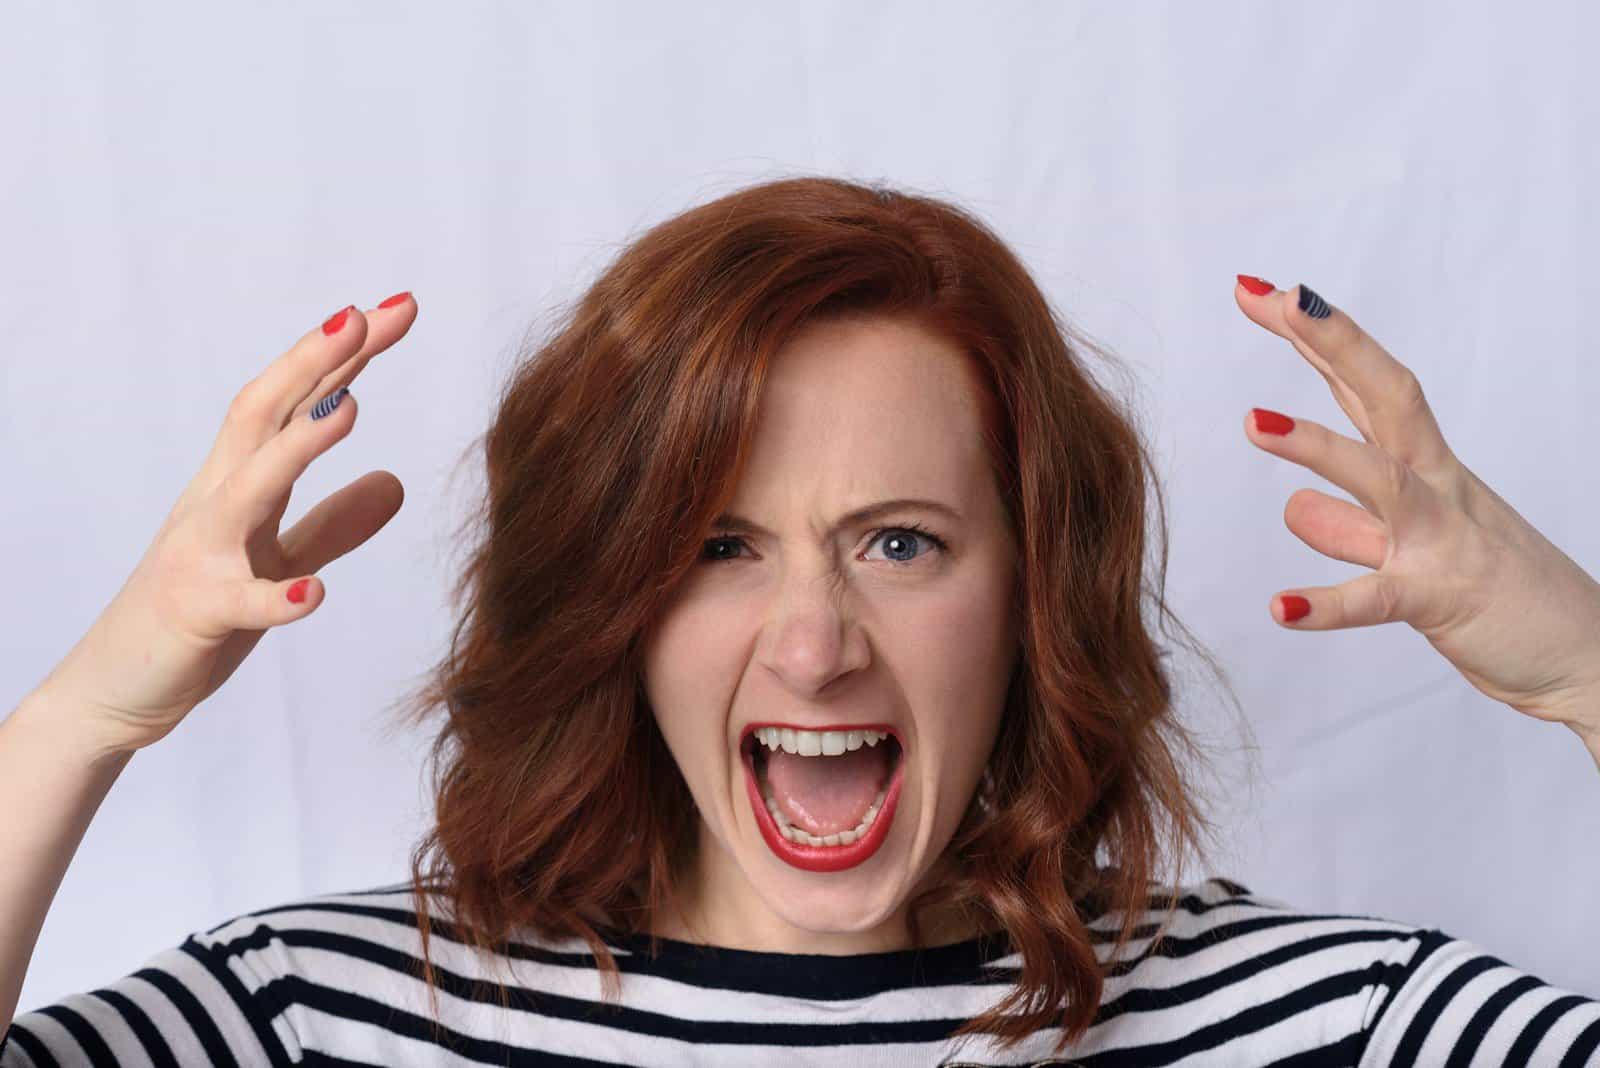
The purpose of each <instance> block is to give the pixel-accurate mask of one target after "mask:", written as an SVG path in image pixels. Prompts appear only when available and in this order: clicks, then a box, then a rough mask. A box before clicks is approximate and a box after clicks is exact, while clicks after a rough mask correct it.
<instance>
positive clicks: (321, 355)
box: [196, 305, 367, 492]
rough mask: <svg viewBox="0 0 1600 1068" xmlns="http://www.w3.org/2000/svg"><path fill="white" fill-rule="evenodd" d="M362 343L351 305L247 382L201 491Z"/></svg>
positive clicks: (359, 319) (362, 319)
mask: <svg viewBox="0 0 1600 1068" xmlns="http://www.w3.org/2000/svg"><path fill="white" fill-rule="evenodd" d="M366 339H367V319H366V316H364V315H363V314H362V313H361V312H360V311H358V310H357V309H356V308H355V307H354V306H353V305H350V306H346V307H344V308H341V309H340V310H338V311H336V312H334V313H333V314H332V315H330V316H328V318H326V319H324V320H323V321H322V324H321V325H319V326H315V327H312V328H311V329H310V330H308V331H307V332H306V333H304V334H302V335H301V336H300V340H298V341H296V342H295V343H294V344H293V345H291V346H290V347H289V349H288V351H286V352H284V353H283V355H281V356H279V357H278V358H277V359H275V360H274V361H272V363H270V364H269V365H268V366H267V367H266V369H265V370H263V371H262V372H261V373H260V374H259V375H257V376H256V377H255V378H252V379H251V380H250V381H248V382H246V383H245V384H244V386H243V388H241V389H240V390H239V392H238V394H236V395H235V396H234V398H233V402H232V403H231V404H229V406H228V413H227V417H226V418H225V419H224V420H223V423H222V429H221V431H219V432H218V434H217V440H216V444H215V445H213V446H212V449H211V455H210V456H208V457H207V458H206V462H205V465H204V466H203V467H202V469H201V475H200V476H198V477H197V478H196V482H197V483H200V485H199V487H198V488H199V490H200V491H202V492H209V491H210V489H211V488H212V487H213V486H215V485H217V484H219V483H220V482H221V481H222V479H224V478H226V477H227V476H228V475H229V473H230V472H232V471H234V470H235V469H237V468H238V467H239V466H240V465H241V464H243V463H244V462H245V461H246V460H247V459H248V458H249V457H250V456H251V455H252V454H253V453H255V451H256V450H257V449H259V448H261V446H262V445H263V444H264V443H265V442H266V441H268V440H269V439H270V438H271V437H272V436H273V435H274V434H277V433H278V432H279V431H280V430H282V429H283V426H284V417H285V416H286V415H287V414H288V413H289V412H291V411H293V410H294V408H295V407H296V406H297V405H298V404H299V403H300V402H301V401H302V400H304V399H305V397H306V396H307V395H308V394H310V393H311V392H312V390H313V389H314V388H315V387H316V384H317V383H318V382H320V381H321V380H322V378H323V377H324V376H325V375H327V374H329V373H330V372H332V371H334V370H335V369H336V368H338V367H339V366H341V365H342V364H343V363H344V362H345V361H346V360H348V359H350V357H351V356H353V355H355V354H356V352H357V351H359V350H360V349H361V347H362V345H363V344H364V343H365V342H366ZM316 396H318V397H321V396H324V394H316Z"/></svg>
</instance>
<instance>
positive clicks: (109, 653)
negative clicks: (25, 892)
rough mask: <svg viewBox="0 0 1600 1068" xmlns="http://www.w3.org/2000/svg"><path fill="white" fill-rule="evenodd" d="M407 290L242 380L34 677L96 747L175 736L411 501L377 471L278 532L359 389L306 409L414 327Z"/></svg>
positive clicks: (344, 427)
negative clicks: (66, 641)
mask: <svg viewBox="0 0 1600 1068" xmlns="http://www.w3.org/2000/svg"><path fill="white" fill-rule="evenodd" d="M396 297H398V298H399V299H398V300H397V301H396V300H395V298H390V301H395V303H393V304H390V301H385V302H384V303H385V304H389V306H388V307H383V306H382V305H380V306H379V307H377V308H374V309H373V310H372V311H370V312H368V313H366V314H363V313H362V312H360V311H358V310H356V309H355V308H354V307H353V306H352V307H349V308H347V309H343V310H341V311H340V312H336V313H334V315H332V316H330V317H329V318H328V320H327V321H326V322H324V323H323V324H322V325H321V326H318V327H313V328H312V329H311V330H310V331H309V332H308V333H306V334H305V335H304V336H302V337H301V338H300V340H299V341H297V342H295V344H294V346H293V347H291V348H290V349H289V350H288V351H287V352H285V353H284V354H283V355H281V356H279V357H278V358H277V359H276V360H274V361H273V362H272V363H271V364H270V365H268V366H267V368H266V369H265V370H264V371H262V373H261V374H260V375H258V376H257V377H256V378H254V379H252V380H251V381H249V382H247V383H246V384H245V386H244V388H243V389H241V390H240V391H239V393H238V394H237V395H236V396H235V397H234V398H233V402H232V404H230V405H229V407H228V412H227V416H226V417H225V418H224V419H223V422H222V429H221V431H220V432H219V433H218V435H217V440H216V442H215V443H214V444H213V445H212V448H211V454H210V455H209V456H208V457H207V458H206V461H205V463H204V464H203V465H202V466H201V468H200V471H199V473H198V474H197V475H195V477H194V479H193V480H192V481H191V482H190V483H189V485H188V487H187V488H185V489H184V491H183V494H182V495H181V496H180V497H179V498H178V502H177V504H175V505H174V506H173V508H172V511H171V512H170V513H169V514H168V516H167V518H166V520H165V521H164V522H163V523H162V525H161V528H160V530H158V531H157V532H156V536H155V540H154V541H153V542H152V543H151V545H150V547H149V548H148V549H147V550H146V551H145V554H144V556H143V557H142V558H141V559H140V561H139V563H138V565H137V566H136V567H135V568H134V570H133V572H132V574H130V575H129V576H128V578H127V580H126V581H125V582H124V583H123V586H122V589H121V590H120V591H119V592H118V593H117V595H116V597H115V598H113V599H112V601H111V603H110V604H109V605H108V606H107V607H106V609H105V610H104V611H103V612H102V613H101V614H100V616H99V618H97V619H96V620H95V622H94V624H93V625H92V626H91V627H90V628H89V630H88V632H87V633H86V634H85V635H84V636H83V638H82V639H81V640H80V641H79V642H78V644H77V645H75V646H73V648H72V650H71V651H70V652H69V653H68V654H67V655H66V657H65V658H64V659H63V660H62V661H61V663H59V664H57V665H56V667H55V668H54V669H53V670H52V671H51V672H50V674H49V676H47V677H46V679H45V680H44V681H43V682H41V683H40V684H39V686H38V688H37V689H38V691H41V692H44V693H47V694H49V695H50V699H49V701H48V702H47V703H48V704H50V705H53V706H55V711H54V712H53V714H57V715H72V716H83V717H85V720H84V722H82V723H74V724H72V727H73V729H82V730H84V731H86V732H87V736H88V737H89V738H90V739H91V740H92V744H93V746H94V748H95V750H96V751H98V752H103V753H106V754H113V753H128V752H132V751H133V750H136V749H142V748H143V747H145V746H147V745H150V744H151V743H152V742H156V741H159V740H160V739H161V738H164V737H165V736H166V735H167V734H168V733H170V732H171V731H172V729H173V728H174V727H176V726H177V725H178V724H179V723H180V722H181V721H182V720H183V717H184V716H186V715H187V714H188V713H189V710H190V709H192V708H194V707H195V706H196V705H198V704H199V703H200V702H201V701H204V700H205V699H206V698H207V697H209V696H211V694H212V693H214V692H215V691H216V689H217V688H218V687H219V686H221V685H222V684H223V683H224V682H226V681H227V680H228V678H229V677H230V676H231V675H232V674H233V672H234V669H235V668H237V667H238V666H239V663H240V661H242V660H243V659H244V658H245V657H246V656H247V655H249V653H250V650H251V649H253V648H255V644H256V642H257V641H259V640H260V639H261V635H262V634H263V633H264V632H265V631H266V629H267V628H268V627H275V626H278V625H280V624H284V623H291V622H293V621H295V620H298V619H302V618H304V617H305V616H307V615H310V614H311V613H312V612H313V611H315V610H316V608H317V606H318V605H319V604H321V603H322V596H323V587H322V582H321V580H320V579H317V578H310V581H309V582H308V583H307V584H306V585H305V587H304V588H303V590H302V591H300V592H301V594H302V596H303V599H302V600H300V601H298V602H297V601H294V600H291V599H290V597H289V593H290V590H291V588H293V587H294V586H295V584H296V582H297V580H299V579H301V578H305V577H309V576H312V575H314V573H315V572H317V571H318V570H320V569H321V568H322V567H323V566H324V565H326V564H328V563H330V562H332V561H334V560H337V559H338V558H339V557H341V556H343V555H344V554H345V553H347V552H349V551H350V550H351V549H354V548H355V547H356V546H358V545H360V544H362V543H363V542H365V541H366V540H367V539H368V538H370V537H372V535H374V534H376V533H377V532H378V530H379V529H380V528H382V527H383V525H384V524H385V523H387V522H388V521H389V520H390V519H391V518H393V516H394V514H395V513H396V512H397V511H399V510H400V504H401V502H402V501H403V500H404V499H405V489H404V487H402V486H401V484H400V480H399V479H397V478H395V476H394V475H392V474H390V473H389V472H387V471H369V472H367V473H366V474H365V475H363V476H362V477H360V478H358V479H356V480H355V481H354V482H351V483H350V484H349V485H347V486H345V487H344V488H343V489H341V490H339V491H338V492H337V493H334V494H332V495H330V496H329V497H327V498H326V499H325V500H323V501H322V502H321V503H319V504H318V505H317V506H316V507H315V508H312V509H311V510H310V511H309V512H307V513H306V515H305V516H304V517H303V518H302V519H301V520H300V521H299V522H298V523H296V524H295V525H294V527H293V528H291V529H290V530H289V531H288V532H287V533H285V534H283V535H281V536H280V535H279V533H278V523H279V522H280V521H281V520H282V518H283V513H284V511H285V509H286V508H288V505H289V494H290V491H291V490H292V488H293V486H294V481H295V479H297V478H299V477H300V475H301V474H302V473H304V472H305V470H306V468H307V467H309V466H310V464H311V461H312V460H314V459H316V458H317V457H318V456H320V455H321V454H322V453H323V452H324V451H325V450H327V449H328V448H330V447H331V446H332V445H333V444H334V443H335V442H337V441H339V440H340V439H341V438H343V437H344V436H345V435H346V434H348V433H349V432H350V428H351V427H352V426H353V425H354V424H355V418H356V402H355V396H354V395H353V394H346V395H345V396H344V398H343V400H342V401H341V402H340V403H339V404H338V405H337V407H335V408H334V409H333V410H332V411H331V412H328V413H327V414H325V415H323V416H322V417H321V418H316V419H313V418H311V412H312V409H313V407H314V406H316V405H317V403H318V402H319V401H321V400H322V399H323V398H324V397H328V396H329V395H330V394H333V393H334V392H335V391H336V390H338V389H340V388H341V387H343V386H346V385H348V384H349V383H350V382H351V381H352V380H353V379H354V378H355V377H356V375H358V374H360V373H361V370H362V368H364V367H365V366H366V365H367V361H368V360H370V359H372V357H374V356H376V355H377V354H378V353H380V352H382V351H383V350H384V349H387V348H388V347H389V346H390V345H393V344H394V343H395V342H396V341H398V340H399V339H400V338H401V336H403V335H404V334H405V332H406V331H407V330H409V329H410V328H411V324H412V322H414V321H415V320H416V317H417V306H416V303H415V301H414V300H413V299H412V298H411V296H410V294H409V293H405V294H396ZM328 330H331V331H332V333H327V332H326V331H328ZM326 407H327V406H326V405H323V406H322V409H319V410H325V409H326Z"/></svg>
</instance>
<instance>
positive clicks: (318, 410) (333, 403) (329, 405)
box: [311, 386, 350, 419]
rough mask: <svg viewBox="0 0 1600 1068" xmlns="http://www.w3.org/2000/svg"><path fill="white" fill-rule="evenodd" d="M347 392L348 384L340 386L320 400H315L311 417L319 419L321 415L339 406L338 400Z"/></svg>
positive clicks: (348, 390)
mask: <svg viewBox="0 0 1600 1068" xmlns="http://www.w3.org/2000/svg"><path fill="white" fill-rule="evenodd" d="M349 392H350V387H349V386H340V387H339V388H338V389H336V390H334V391H333V392H332V393H330V394H328V395H327V396H326V397H323V398H322V399H321V400H319V401H317V403H316V405H315V407H313V408H312V409H311V418H313V419H321V418H322V417H323V416H325V415H327V414H328V413H329V412H331V411H333V410H334V409H335V408H337V407H339V402H340V401H342V400H344V395H345V394H346V393H349Z"/></svg>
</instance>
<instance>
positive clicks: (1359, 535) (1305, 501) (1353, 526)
mask: <svg viewBox="0 0 1600 1068" xmlns="http://www.w3.org/2000/svg"><path fill="white" fill-rule="evenodd" d="M1283 525H1284V526H1286V527H1288V528H1289V530H1290V531H1291V532H1292V533H1293V534H1294V536H1295V537H1297V538H1299V539H1300V540H1301V541H1303V542H1305V543H1306V544H1307V545H1309V546H1311V548H1313V549H1315V550H1316V551H1317V552H1319V553H1321V554H1322V555H1323V556H1331V557H1332V558H1333V559H1335V560H1343V561H1344V562H1345V563H1347V564H1360V565H1361V566H1362V567H1370V568H1372V569H1373V570H1377V569H1378V568H1380V567H1382V566H1383V565H1384V564H1385V563H1386V562H1387V561H1388V557H1389V544H1390V542H1389V534H1388V530H1387V528H1386V527H1385V526H1384V524H1383V523H1382V522H1381V521H1380V520H1378V519H1375V518H1373V515H1372V513H1371V512H1368V511H1367V510H1366V509H1365V508H1362V507H1360V506H1358V505H1354V504H1351V503H1350V502H1349V501H1345V500H1340V499H1339V498H1338V497H1331V496H1329V495H1328V494H1326V493H1323V492H1322V491H1321V490H1314V489H1300V490H1296V491H1295V492H1294V493H1293V494H1292V495H1290V497H1289V500H1288V501H1287V502H1286V503H1285V504H1284V506H1283ZM295 570H297V571H310V570H313V569H312V568H296V569H295Z"/></svg>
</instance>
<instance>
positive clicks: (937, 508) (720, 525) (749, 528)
mask: <svg viewBox="0 0 1600 1068" xmlns="http://www.w3.org/2000/svg"><path fill="white" fill-rule="evenodd" d="M917 508H921V509H926V510H927V511H930V512H938V513H939V514H940V515H942V516H944V517H946V518H947V519H950V520H953V521H955V522H957V523H959V522H961V513H960V512H958V511H957V510H956V509H954V508H952V507H950V506H949V505H948V504H945V503H944V502H942V501H932V500H925V499H921V498H917V497H896V498H894V499H892V500H887V501H876V502H874V503H872V504H869V505H867V506H866V507H864V508H857V509H856V510H855V511H853V512H847V513H846V514H844V515H842V516H840V517H839V519H838V521H837V522H835V523H834V524H833V526H832V528H831V529H829V531H828V533H829V534H830V535H831V534H836V533H838V532H839V531H840V530H843V529H844V528H845V527H851V526H857V525H859V524H862V523H870V522H872V521H873V520H874V519H877V518H879V517H881V516H883V515H886V514H888V513H890V512H902V511H910V510H912V509H917ZM713 528H714V529H716V530H723V531H727V532H729V533H734V534H759V535H762V536H765V537H771V536H772V531H770V530H768V529H767V528H766V527H763V526H761V525H760V524H759V523H755V522H752V521H751V520H749V519H746V518H745V517H744V516H740V515H733V514H732V513H724V514H722V515H719V516H718V517H717V518H716V521H715V523H714V524H713Z"/></svg>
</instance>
